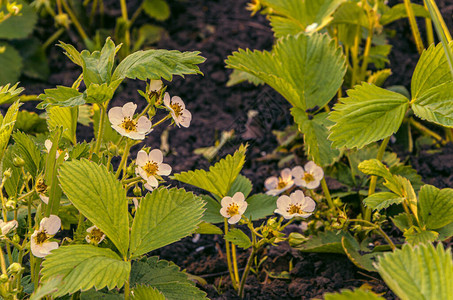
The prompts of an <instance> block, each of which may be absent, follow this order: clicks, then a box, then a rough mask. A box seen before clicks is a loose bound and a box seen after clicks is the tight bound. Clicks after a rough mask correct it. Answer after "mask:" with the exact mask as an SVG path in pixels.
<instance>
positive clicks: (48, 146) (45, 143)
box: [44, 140, 52, 153]
mask: <svg viewBox="0 0 453 300" xmlns="http://www.w3.org/2000/svg"><path fill="white" fill-rule="evenodd" d="M44 146H45V147H46V150H47V153H49V152H50V149H52V141H51V140H46V141H45V142H44Z"/></svg>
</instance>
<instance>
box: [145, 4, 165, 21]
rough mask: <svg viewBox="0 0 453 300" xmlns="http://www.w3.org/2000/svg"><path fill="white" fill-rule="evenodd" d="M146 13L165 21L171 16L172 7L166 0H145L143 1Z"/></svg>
mask: <svg viewBox="0 0 453 300" xmlns="http://www.w3.org/2000/svg"><path fill="white" fill-rule="evenodd" d="M142 5H143V10H144V11H145V13H146V14H147V15H148V16H150V17H151V18H154V19H156V20H158V21H165V20H167V19H168V18H169V17H170V7H169V6H168V4H167V2H165V0H145V1H143V4H142Z"/></svg>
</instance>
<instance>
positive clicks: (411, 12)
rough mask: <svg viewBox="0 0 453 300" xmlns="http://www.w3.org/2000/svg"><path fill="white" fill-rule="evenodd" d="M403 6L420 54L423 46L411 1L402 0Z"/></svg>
mask: <svg viewBox="0 0 453 300" xmlns="http://www.w3.org/2000/svg"><path fill="white" fill-rule="evenodd" d="M404 6H405V7H406V12H407V17H408V19H409V24H410V26H411V30H412V35H413V36H414V39H415V45H416V46H417V51H418V53H419V54H422V52H423V50H424V49H425V46H423V41H422V37H421V36H420V31H419V30H418V25H417V21H416V20H415V14H414V10H413V9H412V5H411V1H410V0H404Z"/></svg>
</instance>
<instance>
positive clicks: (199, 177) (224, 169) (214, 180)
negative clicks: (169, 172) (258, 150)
mask: <svg viewBox="0 0 453 300" xmlns="http://www.w3.org/2000/svg"><path fill="white" fill-rule="evenodd" d="M245 151H246V147H244V146H241V147H240V148H239V150H237V151H236V152H235V153H234V155H233V156H231V155H228V156H227V157H225V158H223V159H221V160H220V161H219V162H218V163H216V164H215V165H214V166H211V167H210V168H209V171H205V170H195V171H188V172H182V173H179V174H175V175H174V178H175V179H176V180H178V181H181V182H184V183H188V184H191V185H194V186H196V187H199V188H201V189H203V190H206V191H208V192H210V193H212V194H214V195H217V196H218V197H220V198H223V197H225V196H226V195H227V194H228V191H229V190H230V188H231V186H232V184H233V182H234V181H235V180H236V178H237V176H238V175H239V172H241V170H242V166H243V165H244V162H245Z"/></svg>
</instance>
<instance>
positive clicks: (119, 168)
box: [115, 141, 132, 178]
mask: <svg viewBox="0 0 453 300" xmlns="http://www.w3.org/2000/svg"><path fill="white" fill-rule="evenodd" d="M131 146H132V144H130V143H129V141H126V146H125V147H124V153H123V156H122V157H121V162H120V165H119V166H118V169H117V170H116V173H115V177H116V178H118V177H119V176H120V173H121V170H122V169H123V167H124V164H125V163H126V161H127V157H128V156H129V150H130V148H131Z"/></svg>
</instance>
